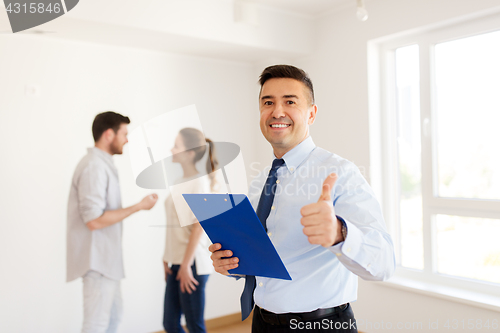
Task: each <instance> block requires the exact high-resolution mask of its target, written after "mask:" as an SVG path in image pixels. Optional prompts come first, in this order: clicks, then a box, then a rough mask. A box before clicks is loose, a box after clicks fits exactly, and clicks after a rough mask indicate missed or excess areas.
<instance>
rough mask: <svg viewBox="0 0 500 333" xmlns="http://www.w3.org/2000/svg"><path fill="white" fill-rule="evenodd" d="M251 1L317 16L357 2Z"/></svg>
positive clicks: (334, 0)
mask: <svg viewBox="0 0 500 333" xmlns="http://www.w3.org/2000/svg"><path fill="white" fill-rule="evenodd" d="M249 2H253V3H258V4H262V5H266V6H270V7H275V8H279V9H283V10H287V11H290V12H296V13H300V14H307V15H311V16H315V15H318V14H321V13H324V12H325V11H328V10H331V9H334V8H336V7H338V6H343V5H345V4H348V3H350V2H352V3H355V0H251V1H249Z"/></svg>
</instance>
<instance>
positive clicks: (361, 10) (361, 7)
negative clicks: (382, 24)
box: [356, 0, 368, 22]
mask: <svg viewBox="0 0 500 333" xmlns="http://www.w3.org/2000/svg"><path fill="white" fill-rule="evenodd" d="M356 1H357V9H356V17H357V18H358V20H360V21H363V22H364V21H366V20H368V11H367V10H366V8H365V3H364V1H363V0H356Z"/></svg>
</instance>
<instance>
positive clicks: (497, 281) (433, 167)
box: [371, 15, 500, 300]
mask: <svg viewBox="0 0 500 333" xmlns="http://www.w3.org/2000/svg"><path fill="white" fill-rule="evenodd" d="M499 22H500V19H499V16H498V15H492V16H490V17H483V18H481V19H480V20H477V19H476V20H475V21H469V22H466V23H461V24H456V25H454V26H448V27H444V28H439V29H434V30H432V31H427V32H425V33H419V34H413V35H409V36H405V37H400V38H397V39H392V40H390V41H383V42H375V43H374V44H373V45H374V46H375V48H374V50H375V51H376V54H377V56H378V59H379V62H378V63H377V66H378V69H379V70H378V76H379V80H376V84H377V85H378V87H379V88H378V91H377V92H376V95H377V97H376V98H375V100H378V99H380V103H376V105H377V109H378V113H377V115H378V116H377V117H378V118H379V119H380V127H379V128H380V130H379V132H378V134H379V135H380V137H381V138H382V139H381V140H380V138H376V139H378V142H380V151H381V152H382V160H381V168H380V170H381V172H380V176H381V178H382V179H383V182H382V183H381V187H382V189H381V192H382V196H383V207H384V212H385V216H386V219H387V223H388V226H389V229H390V231H391V234H392V236H393V238H394V243H395V247H396V257H397V262H398V269H397V275H398V276H402V277H406V278H409V279H418V280H419V281H427V282H429V283H435V284H442V285H446V286H453V287H455V288H459V289H465V290H469V291H473V292H482V293H487V294H493V295H496V296H497V297H499V298H498V299H499V300H500V60H499V59H500V23H499ZM371 73H372V74H373V71H372V72H371ZM371 87H373V84H372V85H371ZM371 100H372V101H373V94H372V97H371ZM372 105H373V103H372ZM372 119H373V118H372ZM371 135H372V140H373V139H374V137H373V134H371Z"/></svg>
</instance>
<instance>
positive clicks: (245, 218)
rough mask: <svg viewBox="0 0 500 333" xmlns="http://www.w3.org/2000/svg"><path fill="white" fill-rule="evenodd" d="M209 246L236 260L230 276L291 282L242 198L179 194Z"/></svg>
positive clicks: (240, 195) (261, 228) (256, 218)
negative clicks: (203, 232)
mask: <svg viewBox="0 0 500 333" xmlns="http://www.w3.org/2000/svg"><path fill="white" fill-rule="evenodd" d="M182 196H183V197H184V199H185V200H186V202H187V204H188V205H189V208H191V210H192V211H193V213H194V215H195V216H196V218H197V219H198V221H199V222H200V224H201V226H202V227H203V229H204V230H205V232H206V233H207V235H208V237H209V238H210V240H211V241H212V243H220V244H221V245H222V250H231V251H232V252H233V256H235V257H238V258H239V260H240V261H239V263H238V265H239V266H238V267H236V268H235V269H231V270H230V273H231V274H243V275H253V276H262V277H269V278H276V279H283V280H291V279H292V278H291V277H290V274H288V271H287V270H286V268H285V265H284V264H283V261H281V258H280V256H279V255H278V252H276V249H275V248H274V246H273V243H272V242H271V240H270V239H269V237H268V236H267V234H266V231H265V230H264V227H263V226H262V223H260V220H259V218H258V217H257V214H256V213H255V211H254V210H253V207H252V205H251V204H250V201H249V200H248V198H247V196H246V195H244V194H183V195H182Z"/></svg>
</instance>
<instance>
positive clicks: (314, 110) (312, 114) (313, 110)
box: [307, 104, 318, 125]
mask: <svg viewBox="0 0 500 333" xmlns="http://www.w3.org/2000/svg"><path fill="white" fill-rule="evenodd" d="M317 112H318V106H317V105H316V104H313V105H312V106H311V107H310V108H309V118H308V119H307V124H308V125H312V124H314V120H316V113H317Z"/></svg>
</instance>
